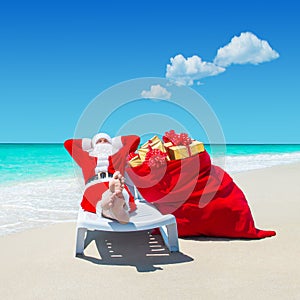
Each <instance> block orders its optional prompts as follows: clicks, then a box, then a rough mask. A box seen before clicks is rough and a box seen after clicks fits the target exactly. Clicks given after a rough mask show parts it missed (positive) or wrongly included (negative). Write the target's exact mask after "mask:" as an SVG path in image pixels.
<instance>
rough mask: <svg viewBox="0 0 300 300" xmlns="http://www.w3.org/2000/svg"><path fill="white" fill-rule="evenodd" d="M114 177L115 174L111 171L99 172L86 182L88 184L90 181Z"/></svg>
mask: <svg viewBox="0 0 300 300" xmlns="http://www.w3.org/2000/svg"><path fill="white" fill-rule="evenodd" d="M112 177H113V174H111V173H109V172H99V173H97V174H96V175H95V176H93V177H91V178H90V179H88V180H87V182H86V183H85V184H88V183H90V182H91V181H93V180H97V179H105V178H112Z"/></svg>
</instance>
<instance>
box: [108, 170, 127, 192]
mask: <svg viewBox="0 0 300 300" xmlns="http://www.w3.org/2000/svg"><path fill="white" fill-rule="evenodd" d="M109 189H110V191H111V192H112V193H114V192H119V191H120V192H122V190H123V189H124V177H123V176H122V174H121V173H120V172H119V171H116V172H115V173H114V175H113V177H112V179H111V180H110V181H109Z"/></svg>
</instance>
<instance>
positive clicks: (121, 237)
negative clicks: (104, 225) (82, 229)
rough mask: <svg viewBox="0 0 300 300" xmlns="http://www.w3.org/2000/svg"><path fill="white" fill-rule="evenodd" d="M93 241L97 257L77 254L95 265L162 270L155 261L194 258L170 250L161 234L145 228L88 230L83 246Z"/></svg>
mask: <svg viewBox="0 0 300 300" xmlns="http://www.w3.org/2000/svg"><path fill="white" fill-rule="evenodd" d="M93 241H94V242H95V245H96V248H97V251H98V253H99V256H100V258H96V257H91V256H87V255H77V257H78V258H80V259H84V260H87V261H89V262H92V263H94V264H98V265H117V266H121V265H124V266H134V267H135V268H136V270H137V271H138V272H153V271H157V270H162V267H156V266H155V265H166V264H178V263H186V262H191V261H193V258H191V257H189V256H187V255H185V254H183V253H181V252H172V253H171V252H170V251H169V250H168V248H166V247H165V244H164V242H163V239H162V237H161V236H160V235H151V234H150V233H149V232H148V231H137V232H121V233H120V232H103V231H88V233H87V237H86V243H85V248H88V246H89V245H90V244H91V243H92V242H93ZM85 252H86V251H85Z"/></svg>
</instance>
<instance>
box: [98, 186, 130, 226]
mask: <svg viewBox="0 0 300 300" xmlns="http://www.w3.org/2000/svg"><path fill="white" fill-rule="evenodd" d="M108 198H109V200H108V203H109V205H108V206H107V207H103V206H102V215H103V216H104V217H106V218H110V219H113V220H117V221H118V222H119V223H121V224H126V223H128V222H129V214H128V212H127V210H126V209H125V199H124V196H123V193H122V192H121V191H116V192H114V193H112V194H111V195H110V196H109V197H108Z"/></svg>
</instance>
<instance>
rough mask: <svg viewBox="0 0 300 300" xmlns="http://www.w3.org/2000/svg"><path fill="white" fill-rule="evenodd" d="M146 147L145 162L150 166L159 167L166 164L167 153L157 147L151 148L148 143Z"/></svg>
mask: <svg viewBox="0 0 300 300" xmlns="http://www.w3.org/2000/svg"><path fill="white" fill-rule="evenodd" d="M148 149H149V151H148V152H147V153H146V157H145V163H146V164H147V165H148V166H149V167H150V168H160V167H162V166H164V165H165V164H166V157H167V153H165V152H162V151H161V150H159V149H152V147H151V146H150V145H148Z"/></svg>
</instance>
